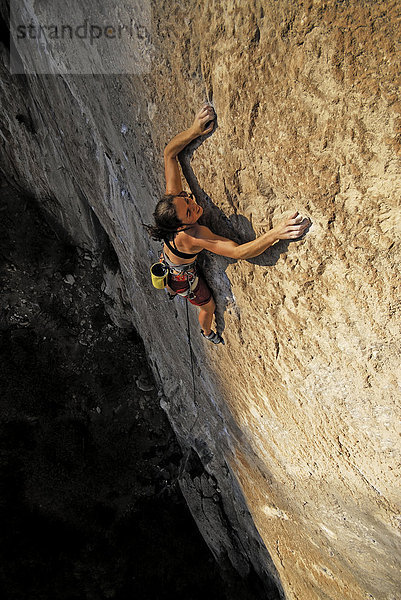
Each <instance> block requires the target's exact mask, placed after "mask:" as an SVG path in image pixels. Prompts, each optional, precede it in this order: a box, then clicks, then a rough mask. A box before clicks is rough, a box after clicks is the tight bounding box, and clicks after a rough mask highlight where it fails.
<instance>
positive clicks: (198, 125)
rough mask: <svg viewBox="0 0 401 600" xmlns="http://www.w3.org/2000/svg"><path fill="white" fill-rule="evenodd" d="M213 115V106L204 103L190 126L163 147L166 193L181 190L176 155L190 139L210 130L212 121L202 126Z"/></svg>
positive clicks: (212, 117) (174, 192) (176, 192)
mask: <svg viewBox="0 0 401 600" xmlns="http://www.w3.org/2000/svg"><path fill="white" fill-rule="evenodd" d="M214 117H215V114H214V110H213V108H212V107H211V106H209V105H205V106H204V107H203V108H201V110H200V111H199V112H198V114H197V115H196V117H195V119H194V122H193V124H192V125H191V127H190V128H189V129H186V130H185V131H182V132H181V133H179V134H178V135H176V136H175V137H173V139H172V140H171V141H170V142H169V143H168V144H167V146H166V147H165V149H164V172H165V175H166V194H179V193H180V192H182V180H181V175H180V169H179V166H178V159H177V156H178V154H179V153H180V152H181V150H183V149H184V148H185V146H187V145H188V144H189V143H190V142H192V140H194V139H196V138H197V137H199V136H200V135H205V134H207V133H210V132H211V131H212V129H213V123H212V124H211V125H210V126H209V127H208V128H207V129H204V127H205V125H206V123H207V122H208V121H210V120H212V119H214Z"/></svg>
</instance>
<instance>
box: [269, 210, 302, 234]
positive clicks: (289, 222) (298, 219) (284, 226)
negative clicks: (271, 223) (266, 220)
mask: <svg viewBox="0 0 401 600" xmlns="http://www.w3.org/2000/svg"><path fill="white" fill-rule="evenodd" d="M310 225H311V220H310V219H309V218H308V217H303V216H302V215H300V214H299V213H298V211H297V212H295V213H294V214H293V215H291V216H290V217H289V218H288V219H285V220H284V221H282V222H281V223H279V224H278V225H276V226H275V227H274V228H273V229H274V231H275V232H276V234H277V237H278V239H279V240H296V239H297V238H299V237H301V236H302V235H303V234H304V233H305V231H306V229H307V228H308V227H309V226H310Z"/></svg>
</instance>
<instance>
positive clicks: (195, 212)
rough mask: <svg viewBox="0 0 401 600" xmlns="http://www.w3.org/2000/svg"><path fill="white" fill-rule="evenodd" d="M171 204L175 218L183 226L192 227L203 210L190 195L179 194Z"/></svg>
mask: <svg viewBox="0 0 401 600" xmlns="http://www.w3.org/2000/svg"><path fill="white" fill-rule="evenodd" d="M173 202H174V204H175V212H176V213H177V217H178V218H179V220H180V221H181V223H182V224H183V225H194V224H195V223H196V221H197V220H198V219H199V218H200V217H201V216H202V214H203V208H202V207H201V206H199V204H197V202H196V200H195V198H194V197H193V195H192V194H187V193H186V192H181V194H179V195H178V196H176V197H175V198H174V201H173Z"/></svg>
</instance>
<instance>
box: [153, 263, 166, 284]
mask: <svg viewBox="0 0 401 600" xmlns="http://www.w3.org/2000/svg"><path fill="white" fill-rule="evenodd" d="M150 274H151V276H152V284H153V287H155V288H156V289H157V290H162V289H163V288H165V287H166V285H167V276H168V268H167V266H166V265H165V264H163V263H161V262H158V263H155V264H154V265H152V266H151V267H150Z"/></svg>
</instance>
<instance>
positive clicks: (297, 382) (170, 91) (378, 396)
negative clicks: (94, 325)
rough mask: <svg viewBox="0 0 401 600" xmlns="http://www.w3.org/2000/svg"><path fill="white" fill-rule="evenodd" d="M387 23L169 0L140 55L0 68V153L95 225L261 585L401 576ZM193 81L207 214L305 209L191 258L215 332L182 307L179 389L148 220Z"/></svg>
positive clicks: (16, 177)
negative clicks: (208, 106) (272, 238)
mask: <svg viewBox="0 0 401 600" xmlns="http://www.w3.org/2000/svg"><path fill="white" fill-rule="evenodd" d="M91 4H92V3H91V2H88V3H87V5H88V12H90V8H89V7H90V6H91ZM128 4H129V3H128ZM111 5H112V3H111V2H110V1H105V2H104V6H105V7H107V8H110V10H111V9H112V6H111ZM400 21H401V10H400V6H399V3H398V2H396V1H394V2H393V1H391V0H384V1H377V2H363V3H352V2H334V0H331V1H328V2H317V1H316V2H312V1H311V2H304V3H295V2H292V1H290V0H288V1H285V0H278V1H276V2H271V3H265V2H258V1H255V2H226V3H224V4H223V5H219V6H216V5H215V3H213V2H210V1H208V0H206V1H205V2H202V3H200V5H199V4H198V3H195V2H186V3H182V4H179V5H173V6H171V3H164V2H160V3H157V5H156V6H152V44H153V46H152V65H151V69H150V71H149V72H148V73H144V74H138V75H135V74H134V75H124V76H110V75H100V74H99V75H95V76H87V75H83V76H79V75H68V74H64V75H59V76H46V75H44V76H27V77H25V76H15V75H14V76H11V75H9V73H8V71H7V68H6V66H4V65H2V79H3V84H2V92H1V93H2V106H3V111H2V125H1V131H2V139H3V142H2V144H3V154H4V155H3V159H2V171H3V172H4V173H6V175H7V178H8V181H9V182H10V183H12V184H13V185H14V186H16V187H19V188H24V189H29V190H31V191H32V192H33V193H34V194H35V196H36V197H37V198H39V199H40V200H41V202H42V203H43V205H44V207H45V208H46V210H47V211H48V212H49V213H50V214H52V215H53V216H54V218H55V219H57V221H59V222H60V223H61V224H62V225H63V227H64V228H65V229H66V230H67V231H68V232H69V233H70V234H71V235H73V236H74V238H75V240H76V242H77V243H78V244H80V245H81V246H83V247H88V248H92V247H94V246H96V245H97V244H98V243H99V239H100V238H101V237H102V236H103V237H104V236H108V237H109V239H110V242H111V244H112V245H113V247H114V249H115V251H116V254H117V256H118V259H119V263H120V269H121V271H120V275H118V274H114V273H113V272H112V271H110V273H108V272H107V271H106V273H105V289H106V290H107V292H108V295H109V296H111V297H112V298H114V300H115V304H114V309H113V308H111V313H112V314H113V315H114V317H115V320H116V321H117V322H118V321H119V320H121V319H123V320H127V319H128V320H129V319H132V320H133V322H134V323H135V326H136V327H137V328H138V330H139V331H140V333H141V335H142V337H143V339H144V343H145V347H146V348H147V351H148V353H149V358H150V360H151V362H152V365H153V370H154V373H155V375H156V377H157V378H158V379H159V380H160V382H161V383H162V385H163V389H164V393H165V396H166V400H165V401H163V407H164V409H165V410H166V412H167V414H168V416H169V419H170V421H171V423H172V425H173V427H174V430H175V432H176V435H177V438H178V440H179V442H180V444H181V446H182V447H183V449H184V450H185V451H186V452H187V456H188V463H191V461H192V463H193V462H194V461H195V462H196V461H197V460H199V459H200V461H201V462H202V464H203V465H204V467H205V468H206V470H207V471H208V472H209V473H210V476H211V477H210V481H208V480H207V478H204V477H197V476H196V469H195V470H194V468H192V469H190V470H188V471H185V470H184V471H183V475H182V481H181V486H182V489H183V491H184V494H185V496H186V498H187V501H188V503H189V506H190V508H191V511H192V513H193V515H194V517H195V519H196V520H197V522H198V525H199V527H200V530H201V532H202V534H203V535H204V537H205V539H206V540H207V542H208V544H209V546H210V547H211V549H212V550H213V552H214V554H215V555H216V556H217V557H218V558H219V560H220V561H221V562H222V563H223V562H224V561H226V560H229V561H230V562H231V563H232V564H233V565H234V566H235V567H236V568H237V569H238V571H239V572H240V573H242V574H246V573H247V572H249V570H250V568H251V566H252V568H254V569H255V571H256V572H257V573H258V574H259V575H260V576H261V577H262V578H264V580H265V582H266V597H269V595H270V594H273V591H272V590H273V588H274V585H273V583H271V582H272V581H274V582H275V585H276V586H277V589H278V590H279V592H280V594H281V595H282V597H286V598H289V599H298V600H309V599H315V598H316V599H323V598H324V599H326V598H330V599H333V600H334V599H335V600H343V599H344V598H350V599H355V600H362V599H366V598H375V599H376V600H379V599H380V600H384V599H386V600H390V599H394V598H397V597H399V596H400V594H401V585H400V575H399V572H400V571H399V570H400V562H401V556H400V550H399V549H400V534H399V526H400V512H399V501H400V497H399V477H400V472H399V459H400V452H399V450H400V442H399V439H400V437H399V436H400V429H399V422H400V419H399V417H400V415H399V407H397V404H398V403H397V400H398V399H399V396H400V386H401V380H400V349H399V348H400V337H401V335H400V309H401V302H400V299H399V294H398V280H399V264H400V238H401V219H400V195H399V177H400V171H401V164H400V157H401V139H400V135H401V99H400V93H399V89H400V83H401V81H400V72H401V71H400V30H401V23H400ZM3 56H5V53H3ZM21 60H22V62H23V63H24V62H25V61H27V58H26V57H24V56H22V57H21ZM206 99H208V100H210V101H212V102H213V105H214V107H215V110H216V113H217V128H216V129H215V131H214V132H213V134H212V135H211V136H209V138H208V139H206V140H204V142H203V143H202V144H201V145H200V146H199V143H196V144H195V146H199V147H197V148H196V150H195V151H194V152H193V150H194V148H192V149H189V150H188V151H187V152H186V154H185V153H184V156H183V157H182V166H183V172H184V174H185V176H186V178H187V181H188V184H189V186H190V187H191V189H192V191H193V192H194V193H195V195H196V197H197V199H198V201H199V202H200V203H201V204H202V205H203V206H204V208H205V216H204V219H205V223H206V224H208V225H209V226H211V227H212V229H213V230H214V231H215V232H217V233H220V234H223V235H228V236H230V237H233V238H234V239H236V240H237V241H241V240H242V241H246V240H249V239H251V237H252V235H258V234H259V233H261V232H262V231H264V230H265V229H266V228H268V227H270V226H271V224H272V223H273V224H274V223H275V222H276V221H277V219H279V218H281V216H282V215H283V213H285V212H286V211H290V210H294V209H298V210H300V211H301V212H302V213H304V214H307V215H308V216H310V217H311V219H312V221H313V225H312V228H311V230H310V231H309V233H308V234H307V236H306V237H305V238H304V239H303V240H301V241H298V242H294V243H282V242H281V243H279V244H277V245H276V246H274V247H273V248H272V249H270V250H269V251H268V252H266V253H265V254H264V255H263V256H261V257H258V258H257V259H253V260H251V261H246V262H245V261H242V262H237V263H235V262H233V261H231V260H226V259H224V258H221V257H216V256H211V255H208V256H205V258H204V269H205V272H206V274H207V277H208V279H209V281H210V283H211V286H212V287H213V290H214V292H215V297H216V302H217V304H218V315H217V320H218V323H219V326H220V329H221V330H224V337H225V340H226V346H225V347H210V345H207V343H205V342H204V341H203V340H202V339H201V338H200V336H199V335H198V334H197V330H198V326H197V321H196V313H195V311H194V310H190V321H191V331H192V344H193V351H194V357H195V368H194V376H195V383H196V396H195V398H193V394H192V375H191V368H190V355H189V349H188V344H187V333H186V317H185V305H184V303H183V301H181V300H177V301H175V304H171V303H169V302H168V301H167V300H166V298H165V295H164V293H162V292H160V293H158V292H156V290H153V289H152V288H151V284H150V278H149V276H148V269H149V264H150V263H151V262H152V261H154V260H156V258H157V251H158V249H157V247H156V245H155V244H154V243H152V242H151V241H149V239H148V238H147V237H146V235H145V233H144V229H143V227H142V223H143V222H145V223H149V222H150V221H151V214H152V211H153V208H154V205H155V202H156V200H157V196H158V195H159V194H160V193H162V192H163V191H164V189H163V186H164V180H163V163H162V151H163V147H164V145H165V144H166V142H167V141H168V140H169V139H170V138H171V137H172V136H173V135H175V134H176V133H178V132H179V131H180V130H182V129H184V128H186V127H188V126H189V125H190V124H191V122H192V118H193V116H194V113H195V111H196V110H197V109H198V108H199V107H200V105H201V104H202V101H204V100H206ZM191 157H192V160H191ZM216 482H217V484H216ZM255 526H256V528H255ZM269 582H270V583H269ZM268 590H271V591H268ZM272 597H274V596H272Z"/></svg>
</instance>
